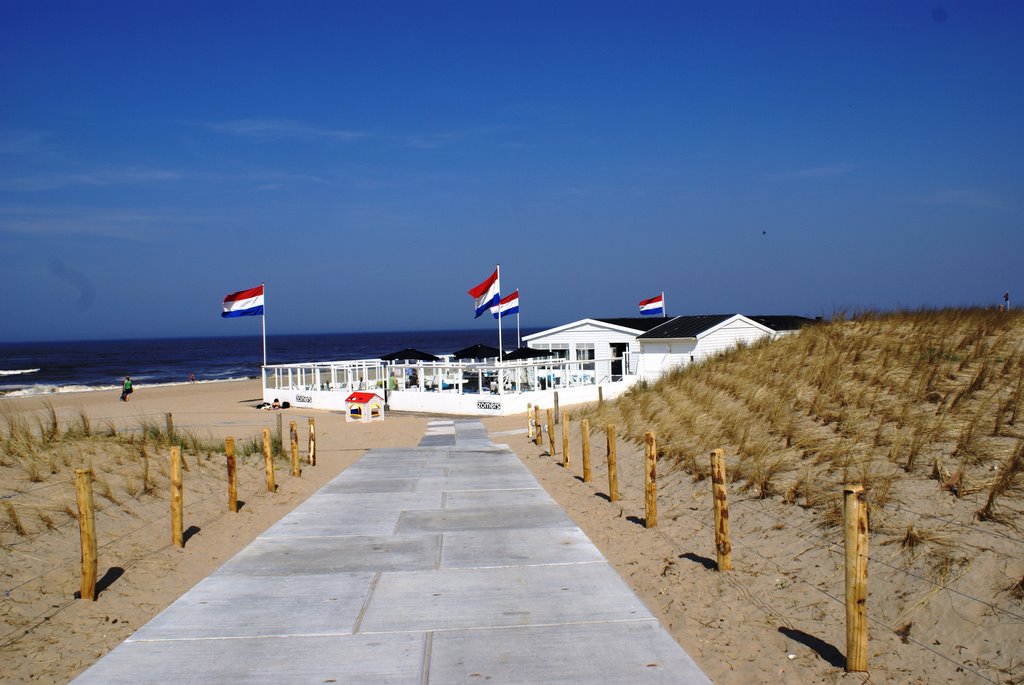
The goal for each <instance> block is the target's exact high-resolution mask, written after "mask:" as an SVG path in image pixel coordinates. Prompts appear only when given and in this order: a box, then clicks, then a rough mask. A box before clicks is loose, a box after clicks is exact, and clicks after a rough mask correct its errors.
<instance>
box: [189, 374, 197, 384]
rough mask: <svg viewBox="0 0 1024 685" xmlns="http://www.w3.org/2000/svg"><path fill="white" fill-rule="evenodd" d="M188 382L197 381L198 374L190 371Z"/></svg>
mask: <svg viewBox="0 0 1024 685" xmlns="http://www.w3.org/2000/svg"><path fill="white" fill-rule="evenodd" d="M188 382H189V383H195V382H196V375H195V374H194V373H190V374H189V375H188Z"/></svg>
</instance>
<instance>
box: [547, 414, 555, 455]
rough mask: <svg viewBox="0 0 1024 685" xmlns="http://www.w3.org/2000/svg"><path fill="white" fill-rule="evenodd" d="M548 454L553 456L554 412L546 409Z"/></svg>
mask: <svg viewBox="0 0 1024 685" xmlns="http://www.w3.org/2000/svg"><path fill="white" fill-rule="evenodd" d="M548 456H551V457H553V456H555V412H554V411H553V410H551V409H548Z"/></svg>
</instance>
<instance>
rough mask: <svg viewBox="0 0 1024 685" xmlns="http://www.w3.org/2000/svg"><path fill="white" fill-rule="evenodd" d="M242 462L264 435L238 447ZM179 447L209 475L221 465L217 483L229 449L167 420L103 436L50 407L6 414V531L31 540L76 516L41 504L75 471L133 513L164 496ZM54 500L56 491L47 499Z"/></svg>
mask: <svg viewBox="0 0 1024 685" xmlns="http://www.w3.org/2000/svg"><path fill="white" fill-rule="evenodd" d="M238 443H239V445H240V446H241V449H240V450H238V456H239V457H240V458H242V459H243V460H247V459H250V458H255V457H252V455H254V454H255V455H262V451H263V440H262V436H261V435H256V436H252V437H244V438H242V439H240V440H239V441H238ZM271 445H272V453H273V457H274V459H275V460H281V459H283V458H284V452H283V450H282V448H281V445H280V440H272V441H271ZM172 446H177V447H179V448H180V449H181V452H182V455H183V456H185V457H186V463H191V464H192V466H193V467H194V468H199V469H204V468H206V466H207V465H211V466H212V465H213V464H214V463H215V464H216V465H217V467H218V468H217V470H216V472H215V474H214V475H215V476H216V477H222V476H223V474H222V473H221V469H220V468H219V467H220V465H221V464H222V463H223V461H222V460H220V459H215V457H217V456H221V455H223V453H224V443H223V441H221V440H219V439H214V438H212V437H207V436H203V435H200V434H198V433H195V432H193V431H182V430H179V429H175V430H172V431H171V432H168V431H167V430H166V427H165V425H164V423H163V422H159V423H158V422H154V421H151V420H148V419H145V418H143V419H140V420H139V425H138V426H137V427H134V428H130V429H123V428H122V429H120V430H119V429H117V428H116V427H115V426H114V425H113V424H107V425H106V426H105V428H104V429H103V430H101V431H99V432H96V431H94V430H93V427H92V422H91V421H90V419H89V417H88V415H87V414H85V412H80V413H79V414H78V416H76V417H75V418H74V419H73V420H71V421H66V422H64V423H62V422H61V420H60V419H59V417H58V414H57V412H56V410H55V409H54V407H53V406H52V405H51V404H49V403H48V404H46V405H45V406H44V408H43V410H42V411H41V412H39V413H37V414H36V415H31V414H23V413H14V412H4V413H0V482H3V483H4V488H3V491H2V492H0V495H4V497H5V499H4V500H3V505H2V511H0V532H3V533H12V534H13V535H14V536H16V537H24V536H29V535H34V534H37V533H40V532H43V530H44V529H49V530H53V529H55V528H57V527H59V526H60V525H63V524H64V523H67V522H68V521H70V520H73V519H75V518H76V511H75V508H74V505H73V497H72V501H71V502H70V503H69V502H62V501H60V500H53V499H45V500H43V499H41V498H38V497H36V496H35V495H34V493H35V492H37V491H40V492H46V491H47V490H48V488H49V486H50V485H51V484H58V483H60V482H62V481H63V482H66V483H67V484H68V485H69V488H70V491H71V492H73V486H71V485H70V483H71V482H72V481H73V478H74V470H75V469H76V468H90V469H92V470H93V492H94V493H95V495H96V496H97V497H98V498H102V500H104V502H105V503H106V505H108V506H113V507H116V508H120V509H122V510H123V511H125V512H126V513H129V514H131V513H132V506H131V504H130V501H131V500H136V501H142V499H143V498H145V497H163V496H164V494H163V493H165V492H166V491H167V489H168V488H167V483H168V481H169V467H168V460H167V454H168V453H169V450H170V447H172ZM48 494H49V493H48Z"/></svg>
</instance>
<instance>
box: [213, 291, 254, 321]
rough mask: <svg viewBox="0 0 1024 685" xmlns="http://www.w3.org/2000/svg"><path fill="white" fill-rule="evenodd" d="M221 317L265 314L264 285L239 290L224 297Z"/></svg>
mask: <svg viewBox="0 0 1024 685" xmlns="http://www.w3.org/2000/svg"><path fill="white" fill-rule="evenodd" d="M220 315H221V317H223V318H225V319H227V318H233V317H236V316H262V315H263V286H262V285H259V286H257V287H255V288H249V289H248V290H239V291H238V292H237V293H231V294H230V295H228V296H227V297H225V298H224V310H223V311H222V312H221V314H220Z"/></svg>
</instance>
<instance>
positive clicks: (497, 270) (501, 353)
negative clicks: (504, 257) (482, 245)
mask: <svg viewBox="0 0 1024 685" xmlns="http://www.w3.org/2000/svg"><path fill="white" fill-rule="evenodd" d="M494 272H495V273H496V274H498V361H499V362H500V361H502V357H503V356H504V354H505V351H504V350H503V349H502V348H501V264H496V265H495V266H494Z"/></svg>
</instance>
